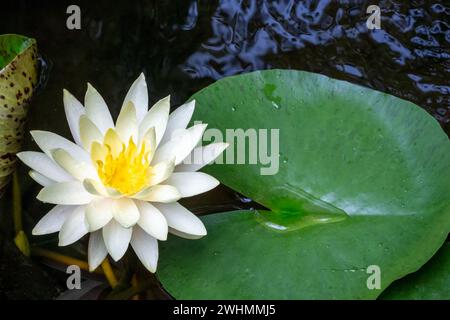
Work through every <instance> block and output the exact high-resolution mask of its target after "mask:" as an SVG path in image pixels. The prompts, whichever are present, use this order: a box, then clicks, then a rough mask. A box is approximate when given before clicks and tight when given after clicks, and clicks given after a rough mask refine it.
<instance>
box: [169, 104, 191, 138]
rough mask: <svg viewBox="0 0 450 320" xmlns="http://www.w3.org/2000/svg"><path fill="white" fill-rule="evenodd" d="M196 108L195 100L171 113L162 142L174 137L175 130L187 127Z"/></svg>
mask: <svg viewBox="0 0 450 320" xmlns="http://www.w3.org/2000/svg"><path fill="white" fill-rule="evenodd" d="M194 109H195V100H192V101H190V102H187V103H185V104H183V105H181V106H179V107H178V108H177V109H175V111H174V112H172V113H171V114H170V115H169V121H168V122H167V127H166V131H165V133H164V137H163V139H162V141H161V143H165V142H167V141H169V140H170V139H171V138H172V135H173V134H174V132H176V131H178V130H181V129H186V128H187V125H188V124H189V121H191V118H192V114H193V113H194Z"/></svg>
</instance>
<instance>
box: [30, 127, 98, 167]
mask: <svg viewBox="0 0 450 320" xmlns="http://www.w3.org/2000/svg"><path fill="white" fill-rule="evenodd" d="M30 133H31V135H32V137H33V139H34V140H35V141H36V143H37V145H38V146H39V148H41V150H42V151H44V152H45V153H46V154H47V155H48V156H49V157H51V156H52V155H51V151H52V150H53V149H58V148H61V149H64V150H66V151H67V152H69V153H70V155H71V156H72V157H74V158H75V159H76V160H78V161H84V162H86V163H89V161H90V157H89V154H88V153H87V152H86V151H85V150H83V148H81V147H80V146H78V145H76V144H75V143H73V142H71V141H69V140H67V139H65V138H63V137H61V136H58V135H57V134H54V133H52V132H48V131H40V130H33V131H30Z"/></svg>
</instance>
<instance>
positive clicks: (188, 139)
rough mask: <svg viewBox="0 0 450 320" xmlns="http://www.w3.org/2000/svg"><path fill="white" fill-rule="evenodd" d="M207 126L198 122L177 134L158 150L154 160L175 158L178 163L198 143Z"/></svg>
mask: <svg viewBox="0 0 450 320" xmlns="http://www.w3.org/2000/svg"><path fill="white" fill-rule="evenodd" d="M206 126H207V125H206V124H197V125H195V126H193V127H190V128H189V129H187V130H183V131H181V132H180V133H178V134H175V136H174V137H172V139H171V140H169V141H168V142H167V143H165V144H163V145H162V146H161V147H159V148H158V149H157V150H156V153H155V156H154V157H153V160H152V162H153V163H158V162H160V161H163V160H169V159H175V165H178V164H179V163H180V162H181V161H183V159H185V158H186V157H187V156H188V155H189V153H191V151H192V150H193V149H194V147H195V146H196V145H197V144H198V142H199V141H200V139H201V138H202V135H203V132H204V131H205V129H206Z"/></svg>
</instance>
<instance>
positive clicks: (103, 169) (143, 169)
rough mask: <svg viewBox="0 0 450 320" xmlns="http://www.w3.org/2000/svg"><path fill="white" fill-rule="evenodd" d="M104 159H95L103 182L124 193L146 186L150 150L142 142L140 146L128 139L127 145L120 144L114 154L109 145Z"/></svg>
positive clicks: (106, 145)
mask: <svg viewBox="0 0 450 320" xmlns="http://www.w3.org/2000/svg"><path fill="white" fill-rule="evenodd" d="M104 146H105V147H106V148H107V149H108V152H107V153H106V156H105V157H104V160H103V161H102V160H97V171H98V175H99V177H100V179H101V180H102V182H103V184H104V185H105V186H108V187H112V188H114V189H116V190H118V191H119V192H120V193H122V194H125V195H130V194H134V193H136V192H139V191H141V190H142V189H143V188H145V187H146V186H147V183H148V181H149V177H150V175H151V166H150V161H149V154H150V150H146V145H145V143H143V144H142V145H141V147H140V148H138V147H137V146H136V144H135V143H134V142H133V140H132V139H130V141H129V143H128V145H127V146H125V144H122V151H121V152H120V153H119V154H118V155H114V154H113V152H112V150H111V147H110V146H109V145H108V144H104Z"/></svg>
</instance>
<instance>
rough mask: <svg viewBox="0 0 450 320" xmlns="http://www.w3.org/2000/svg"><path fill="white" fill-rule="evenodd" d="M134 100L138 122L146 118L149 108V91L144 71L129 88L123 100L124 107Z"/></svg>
mask: <svg viewBox="0 0 450 320" xmlns="http://www.w3.org/2000/svg"><path fill="white" fill-rule="evenodd" d="M128 101H131V102H133V104H134V106H135V108H136V118H137V121H138V123H139V122H141V120H142V119H143V118H144V116H145V114H146V113H147V109H148V91H147V83H146V82H145V76H144V74H143V73H141V74H140V75H139V77H138V78H137V79H136V80H135V81H134V82H133V84H132V85H131V87H130V90H128V93H127V95H126V96H125V99H124V100H123V105H122V108H123V107H124V106H125V105H126V104H127V103H128Z"/></svg>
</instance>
